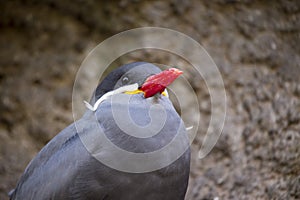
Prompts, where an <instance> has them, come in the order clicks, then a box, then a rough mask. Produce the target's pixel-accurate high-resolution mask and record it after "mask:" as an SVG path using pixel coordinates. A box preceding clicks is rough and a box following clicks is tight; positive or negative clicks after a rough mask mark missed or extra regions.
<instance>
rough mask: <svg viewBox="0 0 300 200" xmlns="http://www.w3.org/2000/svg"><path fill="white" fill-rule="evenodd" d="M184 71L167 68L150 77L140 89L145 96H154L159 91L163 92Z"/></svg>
mask: <svg viewBox="0 0 300 200" xmlns="http://www.w3.org/2000/svg"><path fill="white" fill-rule="evenodd" d="M182 73H183V72H182V71H180V70H178V69H176V68H170V69H167V70H165V71H162V72H160V73H159V74H155V75H153V76H150V77H148V78H147V79H146V81H145V82H144V84H143V85H142V87H141V88H140V89H141V90H142V91H144V93H145V94H144V97H145V98H148V97H152V96H154V95H155V94H157V93H162V92H163V91H164V90H165V89H166V87H167V86H168V85H170V84H171V83H172V82H173V81H174V80H175V79H176V78H177V77H178V76H179V75H180V74H182Z"/></svg>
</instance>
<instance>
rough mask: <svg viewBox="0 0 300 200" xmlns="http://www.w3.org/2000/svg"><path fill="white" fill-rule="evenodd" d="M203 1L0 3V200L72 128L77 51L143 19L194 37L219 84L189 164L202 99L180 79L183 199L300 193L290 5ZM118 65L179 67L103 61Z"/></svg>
mask: <svg viewBox="0 0 300 200" xmlns="http://www.w3.org/2000/svg"><path fill="white" fill-rule="evenodd" d="M209 2H210V3H208V1H197V0H183V1H179V0H167V1H139V0H121V1H110V2H97V1H87V2H85V1H75V2H74V1H73V2H67V1H58V0H57V1H56V0H54V1H53V0H46V1H2V2H1V3H0V27H1V29H0V33H1V36H0V65H1V68H0V95H1V100H0V111H1V115H0V180H1V181H0V199H7V196H6V193H7V192H9V191H10V189H12V188H13V187H14V186H15V184H16V182H17V180H18V178H19V176H20V175H21V174H22V172H23V170H24V168H25V166H26V165H27V164H28V162H29V161H30V160H31V159H32V158H33V157H34V155H35V154H36V153H37V152H38V151H39V150H40V149H41V148H42V147H43V146H44V145H45V144H46V143H47V142H48V141H49V140H50V139H51V138H52V137H53V136H55V135H56V134H57V133H58V132H59V131H60V130H62V129H63V128H64V127H66V126H67V125H68V124H70V123H72V121H73V118H72V87H73V83H74V80H75V75H76V72H77V70H78V68H79V66H80V63H81V62H82V61H83V59H84V58H85V56H87V54H88V52H89V51H91V50H92V49H93V48H94V47H95V46H96V45H97V44H98V43H100V42H101V41H103V40H104V39H106V38H108V37H110V36H112V35H114V34H116V33H119V32H121V31H124V30H128V29H131V28H136V27H142V26H160V27H166V28H170V29H174V30H177V31H180V32H182V33H185V34H187V35H189V36H190V37H192V38H193V39H195V40H196V41H198V42H200V43H201V44H202V45H203V46H204V47H205V49H206V50H207V51H208V52H209V54H210V55H211V56H212V58H213V59H214V61H215V62H216V64H217V66H218V67H219V69H220V71H221V73H222V76H223V79H224V83H225V88H226V94H227V106H228V107H227V115H226V122H225V126H224V130H223V133H222V135H221V137H220V139H219V141H218V143H217V144H216V146H215V148H214V149H213V151H212V152H211V153H210V154H209V155H208V156H207V157H205V158H204V159H201V160H199V159H198V158H197V151H198V150H199V148H200V145H201V142H202V139H203V135H204V134H205V131H206V128H207V126H208V123H209V119H210V114H211V113H210V109H209V108H210V97H209V94H208V91H207V88H206V86H205V82H204V81H203V80H194V79H193V76H192V74H190V75H189V74H187V76H189V77H190V79H189V81H190V82H191V85H192V86H193V88H194V90H195V91H196V93H197V96H198V98H199V101H200V111H201V122H200V127H199V133H198V135H197V137H196V139H195V140H194V142H193V145H192V149H193V152H194V153H193V161H192V171H191V181H190V185H189V190H188V194H187V197H186V199H189V200H200V199H217V198H219V199H300V145H299V144H300V78H299V77H300V66H299V63H300V45H299V44H300V30H299V29H300V2H299V1H296V0H295V1H285V0H281V1H276V2H275V1H274V2H272V3H268V2H262V1H254V0H240V1H237V0H213V1H209ZM129 60H145V61H149V62H156V63H164V64H170V65H178V66H182V65H184V64H185V63H184V61H182V60H181V59H179V58H177V57H174V56H172V55H170V54H168V53H166V52H159V53H158V52H157V51H156V52H155V51H151V50H149V51H140V52H134V53H133V54H131V55H129V56H125V57H121V58H120V59H119V60H117V61H116V62H115V63H114V66H117V65H118V64H121V63H124V62H127V61H129ZM180 62H181V63H180ZM82 92H84V91H82ZM192 117H193V116H192V115H191V118H192Z"/></svg>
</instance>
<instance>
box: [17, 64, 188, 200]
mask: <svg viewBox="0 0 300 200" xmlns="http://www.w3.org/2000/svg"><path fill="white" fill-rule="evenodd" d="M139 65H141V63H140V64H136V65H132V66H129V67H128V66H127V67H128V68H129V69H133V68H135V67H136V66H139ZM147 66H148V65H147ZM149 66H150V67H149ZM149 66H148V67H149V69H151V64H149ZM125 67H126V66H125ZM121 68H122V67H121ZM123 69H124V67H123ZM127 71H128V69H127V70H125V73H126V72H127ZM138 71H139V70H138ZM152 72H155V73H157V68H156V67H153V70H152ZM152 72H151V70H148V71H147V72H145V73H144V76H145V77H143V79H145V78H146V77H147V76H149V75H151V73H152ZM120 75H121V76H122V75H124V72H122V73H120ZM114 78H115V79H116V80H120V77H114ZM116 80H112V79H111V78H110V81H111V82H112V83H113V82H114V83H117V81H116ZM143 81H144V80H143ZM103 82H104V83H105V80H104V81H103ZM103 82H102V84H103ZM121 85H122V84H120V86H121ZM118 87H119V86H118ZM112 88H115V85H113V86H112ZM110 90H111V89H110ZM101 92H102V89H101V84H100V85H99V87H98V88H97V90H96V92H95V96H96V99H98V98H99V97H101V96H102V95H103V94H102V95H101V94H100V93H101ZM99 94H100V95H99ZM118 95H120V96H119V97H118V98H122V96H126V94H118ZM92 101H93V100H92ZM153 105H161V106H162V107H164V108H165V111H166V116H167V118H166V122H165V124H164V126H163V128H162V129H161V130H160V132H159V133H158V134H156V135H154V136H152V137H150V138H136V137H133V136H130V135H127V134H126V133H124V132H123V131H122V130H121V129H120V128H119V127H118V124H116V123H115V122H114V116H113V112H112V106H117V109H119V110H122V109H128V107H126V106H125V104H124V105H122V103H121V104H120V105H115V104H114V101H112V100H111V99H108V100H106V101H104V102H103V103H101V104H100V106H99V108H98V109H97V110H96V111H95V112H92V111H89V110H87V111H86V113H85V114H84V116H83V117H82V118H81V119H80V120H78V121H77V122H76V124H75V123H73V124H71V125H70V126H69V127H67V128H66V129H64V130H63V131H62V132H60V133H59V134H58V135H57V136H56V137H54V138H53V139H52V140H51V141H50V142H49V143H48V144H47V145H46V146H45V147H44V148H43V149H42V150H41V151H40V153H39V154H38V155H37V156H36V157H35V158H34V159H33V160H32V161H31V162H30V163H29V165H28V167H27V168H26V170H25V172H24V174H23V175H22V177H21V178H20V180H19V182H18V185H17V187H16V189H15V190H14V191H13V193H12V194H11V199H12V200H18V199H37V200H48V199H55V200H56V199H66V200H68V199H78V200H85V199H95V200H98V199H99V200H103V199H106V200H119V199H124V200H132V199H146V200H147V199H151V200H153V199H155V200H157V199H164V200H168V199H170V200H176V199H178V200H183V199H184V196H185V192H186V189H187V184H188V176H189V165H190V150H189V147H188V138H187V136H186V133H185V128H184V125H183V122H182V120H181V118H180V116H179V115H178V114H177V112H176V111H175V109H174V108H173V106H172V103H171V102H170V100H169V99H168V98H167V97H164V96H162V95H157V96H154V97H152V98H147V99H145V98H144V97H143V96H142V94H136V95H131V98H130V103H129V109H128V110H129V113H130V116H131V117H132V119H133V120H134V121H135V122H136V123H137V124H139V125H140V126H144V125H146V124H148V123H149V122H150V121H151V120H150V118H149V109H150V108H151V106H153ZM127 106H128V105H127ZM154 116H155V115H154ZM75 125H76V126H77V128H76V126H75ZM78 127H80V128H78ZM99 127H100V128H99ZM130 128H131V129H130ZM129 129H130V130H132V131H134V130H135V129H134V127H129ZM177 130H179V131H178V132H177ZM100 132H102V133H104V134H105V136H106V137H107V138H108V139H109V140H110V141H111V142H112V143H114V144H115V145H116V146H118V147H120V148H122V149H124V150H126V151H130V152H135V153H144V152H151V151H155V150H158V149H160V148H162V147H163V146H165V145H167V144H168V143H170V142H171V141H172V139H173V138H174V136H175V135H176V134H179V135H180V138H181V140H180V141H181V142H182V143H178V144H179V145H180V146H182V148H185V153H184V154H183V155H181V156H180V157H179V158H178V159H177V160H176V161H175V162H173V163H172V164H170V165H168V166H166V167H164V168H162V169H159V170H155V171H150V172H146V173H127V172H122V171H118V170H115V169H112V168H110V167H108V166H106V165H105V164H102V163H101V162H100V161H99V160H97V159H96V158H95V157H93V156H92V155H91V153H93V152H91V151H97V152H101V154H104V156H106V157H108V158H110V159H114V157H113V154H112V152H110V151H109V149H105V148H104V147H103V146H102V143H101V142H102V141H95V144H94V145H95V147H93V148H94V149H92V150H91V149H88V150H89V151H88V150H87V148H86V147H85V145H84V144H83V142H82V137H85V138H88V139H91V140H93V139H94V138H97V137H96V136H97V134H101V133H100ZM174 148H180V147H174ZM174 151H175V149H174ZM125 159H126V158H125ZM165 159H168V155H162V156H161V157H160V158H158V159H157V162H164V160H165Z"/></svg>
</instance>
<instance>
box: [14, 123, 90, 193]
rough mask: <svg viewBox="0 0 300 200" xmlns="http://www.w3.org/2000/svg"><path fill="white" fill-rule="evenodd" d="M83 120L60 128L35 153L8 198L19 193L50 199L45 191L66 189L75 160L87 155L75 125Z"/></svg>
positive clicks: (74, 170)
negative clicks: (62, 128)
mask: <svg viewBox="0 0 300 200" xmlns="http://www.w3.org/2000/svg"><path fill="white" fill-rule="evenodd" d="M87 120H88V119H87V118H85V117H83V118H82V119H81V120H79V121H77V122H76V124H75V123H73V124H71V125H70V126H68V127H67V128H65V129H64V130H62V131H61V132H60V133H59V134H58V135H57V136H55V137H54V138H53V139H52V140H51V141H50V142H49V143H48V144H47V145H46V146H45V147H44V148H43V149H42V150H41V151H40V152H39V153H38V155H37V156H36V157H35V158H34V159H33V160H32V161H31V162H30V163H29V165H28V166H27V168H26V169H25V172H24V174H23V175H22V176H21V178H20V180H19V182H18V185H17V187H16V189H15V190H14V191H13V192H12V193H11V194H10V196H11V199H19V196H20V198H21V199H31V198H32V197H35V198H33V199H52V196H47V195H53V194H57V192H58V191H65V192H66V191H68V189H67V188H65V187H67V184H66V183H69V182H72V179H74V178H75V176H76V172H77V171H78V165H79V164H78V163H79V162H83V161H81V160H80V159H82V158H83V159H90V157H91V156H90V155H89V154H88V152H87V151H86V149H85V147H84V146H83V145H82V143H81V140H80V139H79V135H78V131H77V128H76V125H81V124H86V123H87ZM87 132H88V130H87ZM85 154H86V155H85ZM65 184H66V185H65ZM68 186H69V185H68ZM55 190H57V191H55ZM37 193H40V195H37ZM62 195H65V194H62ZM16 196H17V197H18V198H17V197H16ZM36 196H40V197H42V198H36ZM25 197H28V198H25ZM63 197H64V198H65V196H63ZM65 199H66V198H65Z"/></svg>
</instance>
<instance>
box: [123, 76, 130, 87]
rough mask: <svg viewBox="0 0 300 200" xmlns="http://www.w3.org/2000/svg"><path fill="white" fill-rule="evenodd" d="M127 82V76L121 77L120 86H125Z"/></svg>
mask: <svg viewBox="0 0 300 200" xmlns="http://www.w3.org/2000/svg"><path fill="white" fill-rule="evenodd" d="M128 82H129V78H128V77H127V76H125V77H123V79H122V84H124V85H125V84H127V83H128Z"/></svg>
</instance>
